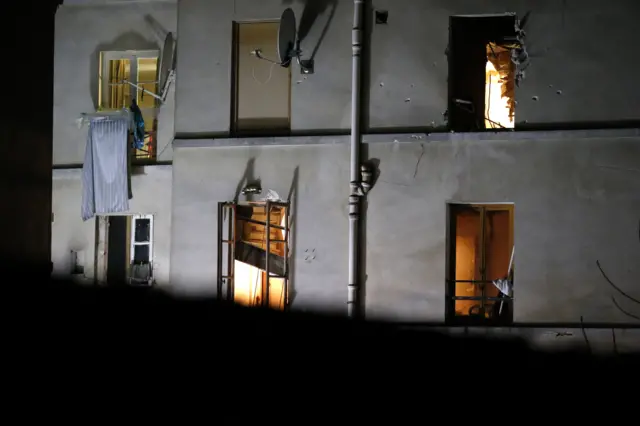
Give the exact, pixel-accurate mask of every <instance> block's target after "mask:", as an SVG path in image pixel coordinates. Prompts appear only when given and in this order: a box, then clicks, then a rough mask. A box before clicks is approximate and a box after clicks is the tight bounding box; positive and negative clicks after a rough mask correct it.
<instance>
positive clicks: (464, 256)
mask: <svg viewBox="0 0 640 426" xmlns="http://www.w3.org/2000/svg"><path fill="white" fill-rule="evenodd" d="M450 226H451V229H450V242H449V262H450V266H449V268H450V269H449V277H450V281H449V284H448V285H449V288H448V294H449V295H450V296H453V297H452V298H451V307H452V309H450V312H449V315H450V316H453V319H456V318H458V319H460V318H462V319H464V318H467V319H471V320H481V321H484V320H494V321H497V322H500V323H504V322H506V323H509V322H511V321H512V318H513V312H512V311H513V309H512V303H511V300H510V299H509V298H508V297H504V295H501V293H500V291H499V290H498V288H497V287H496V286H495V285H494V284H493V283H492V281H495V280H498V279H504V278H507V277H508V278H509V279H510V280H511V282H513V266H512V267H511V270H509V266H510V264H512V255H513V247H514V239H513V205H498V204H495V205H494V204H490V205H466V204H452V205H450ZM511 297H512V295H511Z"/></svg>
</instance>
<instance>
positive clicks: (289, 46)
mask: <svg viewBox="0 0 640 426" xmlns="http://www.w3.org/2000/svg"><path fill="white" fill-rule="evenodd" d="M295 44H296V15H295V13H293V10H292V9H291V8H287V9H285V10H284V12H282V16H281V17H280V27H279V28H278V59H279V60H280V64H281V65H282V66H288V65H289V63H290V62H291V59H292V58H293V57H294V56H295Z"/></svg>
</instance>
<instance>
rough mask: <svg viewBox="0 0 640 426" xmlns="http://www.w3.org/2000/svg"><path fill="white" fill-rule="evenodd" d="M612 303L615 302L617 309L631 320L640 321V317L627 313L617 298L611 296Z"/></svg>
mask: <svg viewBox="0 0 640 426" xmlns="http://www.w3.org/2000/svg"><path fill="white" fill-rule="evenodd" d="M611 301H612V302H613V304H614V305H616V308H618V309H619V310H620V312H622V313H623V314H625V315H626V316H628V317H630V318H633V319H636V320H638V321H640V317H639V316H636V315H633V314H632V313H630V312H627V311H625V310H624V309H622V307H621V306H620V305H619V304H618V302H617V301H616V298H615V297H613V296H611Z"/></svg>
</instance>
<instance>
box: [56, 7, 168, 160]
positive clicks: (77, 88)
mask: <svg viewBox="0 0 640 426" xmlns="http://www.w3.org/2000/svg"><path fill="white" fill-rule="evenodd" d="M66 3H67V2H65V5H63V6H61V7H60V8H59V9H58V11H57V13H56V23H55V25H56V35H55V61H54V63H55V64H54V112H53V117H54V125H53V164H54V165H59V166H63V165H72V164H81V163H82V162H83V160H84V151H85V144H86V136H87V126H84V127H83V128H82V129H78V127H77V124H76V119H77V118H78V117H79V116H80V114H81V113H87V112H93V111H95V110H96V106H97V102H98V76H99V70H98V68H99V66H98V64H99V54H100V52H101V51H109V50H116V51H120V50H146V49H149V50H158V51H160V50H161V48H162V45H163V43H164V37H165V32H166V31H172V32H174V34H175V32H176V30H177V4H176V1H175V0H174V1H149V2H131V4H122V2H118V4H110V2H108V1H93V2H89V1H84V2H78V1H76V2H73V4H71V5H67V4H66ZM78 3H82V4H83V5H76V4H78ZM84 4H89V5H84ZM174 89H175V85H172V86H171V89H170V93H169V95H168V97H167V102H166V103H165V105H164V106H163V107H162V109H161V110H160V113H159V117H158V147H157V149H158V153H160V151H162V150H163V149H164V152H163V153H162V155H161V156H160V158H159V160H170V159H171V156H172V147H171V141H172V140H173V134H174V128H173V122H174V105H175V102H174Z"/></svg>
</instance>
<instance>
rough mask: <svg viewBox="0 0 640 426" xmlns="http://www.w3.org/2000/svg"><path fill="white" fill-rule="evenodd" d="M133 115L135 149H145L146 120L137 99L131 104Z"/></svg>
mask: <svg viewBox="0 0 640 426" xmlns="http://www.w3.org/2000/svg"><path fill="white" fill-rule="evenodd" d="M131 113H132V114H133V147H134V148H136V149H143V148H144V118H142V111H140V108H139V107H138V103H137V102H136V101H135V99H134V100H133V101H132V102H131Z"/></svg>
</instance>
